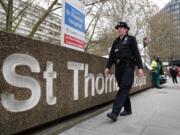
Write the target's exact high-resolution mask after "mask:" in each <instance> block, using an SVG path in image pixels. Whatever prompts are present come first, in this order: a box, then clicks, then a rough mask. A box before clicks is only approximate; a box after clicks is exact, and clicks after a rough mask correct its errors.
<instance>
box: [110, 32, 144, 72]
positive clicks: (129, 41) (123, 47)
mask: <svg viewBox="0 0 180 135" xmlns="http://www.w3.org/2000/svg"><path fill="white" fill-rule="evenodd" d="M132 59H133V61H134V64H135V65H137V66H138V68H143V65H142V60H141V56H140V53H139V50H138V46H137V41H136V38H135V37H134V36H130V35H128V34H127V35H125V36H124V37H123V38H122V39H120V37H118V38H116V39H115V40H114V42H113V44H112V48H111V51H110V54H109V59H108V62H107V65H106V67H107V68H109V69H110V68H111V66H112V65H113V64H118V63H117V61H129V60H132ZM120 63H121V62H120Z"/></svg>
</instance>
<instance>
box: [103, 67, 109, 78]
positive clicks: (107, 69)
mask: <svg viewBox="0 0 180 135" xmlns="http://www.w3.org/2000/svg"><path fill="white" fill-rule="evenodd" d="M104 75H105V76H106V77H107V76H108V75H109V68H106V69H105V70H104Z"/></svg>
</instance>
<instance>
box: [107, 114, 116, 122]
mask: <svg viewBox="0 0 180 135" xmlns="http://www.w3.org/2000/svg"><path fill="white" fill-rule="evenodd" d="M107 117H108V118H110V119H112V120H113V121H114V122H115V121H117V116H116V115H115V114H114V113H108V114H107Z"/></svg>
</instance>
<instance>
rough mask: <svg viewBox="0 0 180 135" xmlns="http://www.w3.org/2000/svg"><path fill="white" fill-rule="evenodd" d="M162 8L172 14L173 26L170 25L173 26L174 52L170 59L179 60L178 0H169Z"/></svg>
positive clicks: (179, 16) (179, 25) (179, 28)
mask: <svg viewBox="0 0 180 135" xmlns="http://www.w3.org/2000/svg"><path fill="white" fill-rule="evenodd" d="M162 10H163V11H165V12H166V13H168V14H169V15H170V16H172V19H173V20H172V22H173V24H174V26H170V27H172V28H173V27H174V28H175V29H174V32H173V34H174V35H173V39H171V42H173V46H172V49H173V50H172V51H173V52H174V56H173V58H172V59H174V60H177V59H179V60H180V0H171V1H170V2H169V3H168V4H167V5H166V6H165V7H164V8H163V9H162Z"/></svg>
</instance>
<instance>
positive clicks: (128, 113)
mask: <svg viewBox="0 0 180 135" xmlns="http://www.w3.org/2000/svg"><path fill="white" fill-rule="evenodd" d="M131 114H132V112H127V111H123V112H121V113H120V116H127V115H131Z"/></svg>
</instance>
